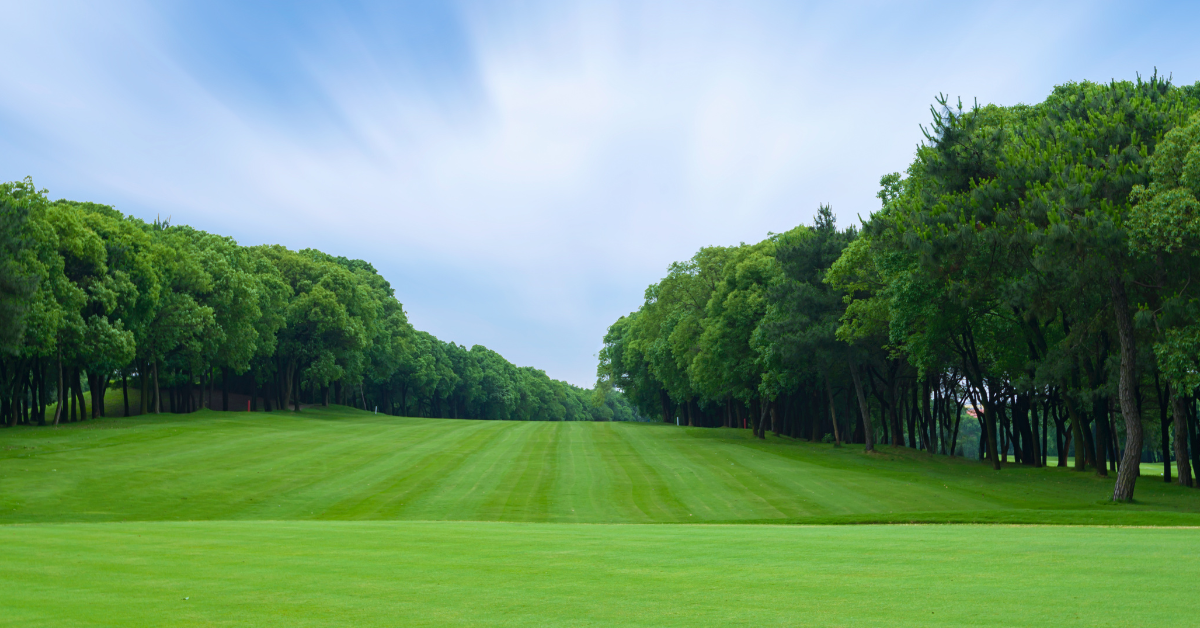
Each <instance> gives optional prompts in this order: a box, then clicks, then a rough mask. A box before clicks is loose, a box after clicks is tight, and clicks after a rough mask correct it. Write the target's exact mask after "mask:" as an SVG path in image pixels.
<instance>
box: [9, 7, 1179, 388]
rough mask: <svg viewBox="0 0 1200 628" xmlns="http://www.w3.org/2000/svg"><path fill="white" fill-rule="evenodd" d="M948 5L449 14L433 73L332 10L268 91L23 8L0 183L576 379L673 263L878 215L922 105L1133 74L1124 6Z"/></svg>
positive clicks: (152, 44) (124, 17)
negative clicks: (1115, 40)
mask: <svg viewBox="0 0 1200 628" xmlns="http://www.w3.org/2000/svg"><path fill="white" fill-rule="evenodd" d="M953 7H954V8H953V9H950V8H949V7H948V6H940V5H935V4H913V5H908V6H906V7H897V6H896V5H894V4H891V3H876V4H870V3H867V4H858V5H847V4H843V3H837V4H833V3H831V4H826V5H795V4H791V3H787V4H781V5H771V4H754V3H750V4H745V3H738V4H726V5H721V4H706V3H680V4H672V3H646V4H639V3H628V4H616V5H614V4H609V3H574V4H573V3H550V4H547V5H544V6H536V5H535V6H528V5H521V6H519V7H516V6H504V5H495V4H490V3H489V4H480V5H463V6H462V7H460V9H459V11H458V16H459V18H460V20H461V21H460V24H459V27H460V28H461V34H462V41H459V42H450V43H447V44H446V45H448V46H450V45H453V46H457V47H458V48H456V50H455V51H454V52H455V58H460V59H463V60H465V61H463V63H462V64H461V65H459V66H452V67H446V66H443V65H437V64H433V65H430V64H426V65H422V63H423V61H422V59H423V58H424V57H422V56H421V55H420V54H408V53H406V52H404V51H406V50H408V49H406V48H404V47H399V48H397V47H396V46H389V45H384V44H389V43H391V42H387V41H380V40H379V38H380V37H381V36H380V35H379V33H380V32H381V31H380V29H379V28H377V26H378V25H377V24H369V23H363V22H362V21H361V20H360V21H355V19H352V18H350V17H347V15H348V14H345V15H344V14H332V15H329V16H318V17H314V18H312V19H310V20H309V22H310V23H317V24H319V26H317V27H313V28H314V32H312V33H309V32H306V33H304V34H303V36H295V37H280V38H278V39H277V40H275V41H270V42H267V44H266V45H267V46H268V47H271V46H274V47H276V48H280V49H283V50H284V52H285V53H286V54H281V55H280V57H279V59H285V60H289V62H290V63H294V67H293V66H289V67H288V68H286V69H287V71H286V72H284V71H282V70H281V71H280V72H278V73H276V74H275V75H272V76H273V77H274V78H272V79H270V80H274V81H279V82H280V83H271V82H269V81H268V80H267V79H263V81H264V82H263V83H262V84H259V85H256V86H255V87H256V88H257V92H266V93H276V94H293V93H295V94H302V95H303V96H295V97H294V98H293V99H292V100H289V99H288V98H285V97H282V96H279V97H277V98H272V99H266V100H262V99H256V98H254V97H252V96H251V95H248V94H247V93H246V92H245V91H244V88H245V85H246V81H245V80H241V81H233V80H229V81H224V80H220V79H221V78H222V68H221V67H217V68H215V69H214V68H209V67H205V68H203V69H198V67H197V60H196V59H197V58H200V59H202V60H206V55H205V50H199V51H195V50H193V51H191V54H190V55H185V54H183V53H181V49H183V48H185V47H186V46H187V45H188V43H187V42H181V41H178V40H176V39H175V37H176V36H177V35H178V33H180V32H187V30H188V28H190V26H189V24H180V23H177V21H178V17H177V16H175V15H172V14H168V13H165V12H162V11H159V10H157V8H155V7H153V6H149V5H143V4H137V3H130V4H124V5H119V4H106V5H105V6H104V7H102V8H100V7H98V5H91V4H82V5H75V6H71V7H62V6H58V7H55V6H51V5H28V6H26V7H25V9H24V12H23V13H21V14H19V15H16V16H15V19H13V20H9V21H7V22H6V23H4V24H2V25H0V55H2V56H3V57H4V58H6V59H10V60H15V61H14V62H12V63H8V64H5V65H4V66H3V67H0V123H2V124H3V125H4V126H3V127H0V146H3V147H4V149H3V154H0V178H3V179H12V178H17V177H20V176H23V175H25V174H34V175H35V178H36V180H37V182H38V184H39V185H44V186H47V187H50V188H51V192H52V193H53V194H54V195H55V196H70V197H74V198H86V199H89V200H97V201H102V202H114V203H117V204H118V205H119V206H120V207H121V208H123V209H125V210H127V211H135V212H136V213H139V214H140V215H143V216H153V214H154V213H159V212H161V213H162V214H164V215H166V214H173V215H174V217H175V219H176V220H177V221H182V222H187V223H189V224H192V225H194V226H197V227H199V228H203V229H208V230H212V231H217V232H221V233H228V234H231V235H234V236H235V237H238V238H239V239H240V240H242V241H243V242H246V243H258V242H280V243H283V244H286V245H288V246H292V247H305V246H313V247H318V248H322V249H324V250H328V251H330V252H331V253H335V254H341V255H350V256H354V257H361V258H364V259H367V260H369V261H371V262H372V263H374V264H375V265H376V267H378V268H379V269H380V270H381V271H382V272H383V273H384V275H385V276H387V277H389V278H390V279H392V280H393V283H394V284H396V287H397V293H398V296H399V297H400V298H401V300H402V301H404V302H405V304H406V307H407V309H408V310H409V312H410V314H411V315H412V318H413V320H414V322H415V323H416V324H417V325H418V326H420V327H423V328H425V329H428V330H429V331H431V332H433V333H435V334H437V335H438V336H439V337H442V338H443V339H446V340H455V341H458V342H465V343H467V344H471V343H482V344H486V345H488V346H489V347H491V348H493V349H496V350H498V351H500V352H501V353H502V354H504V355H505V356H507V357H509V358H510V359H512V360H513V361H515V362H517V363H518V364H532V365H534V366H538V367H541V368H545V369H546V370H547V372H549V373H550V374H551V375H552V376H555V377H561V378H566V379H568V380H570V381H572V382H574V383H577V384H588V383H589V382H590V379H591V373H592V370H593V368H594V366H593V364H594V362H593V358H592V354H593V353H594V352H595V350H596V349H597V348H598V345H599V339H600V337H601V336H602V334H603V332H604V328H605V327H606V326H607V324H609V323H610V322H612V320H614V319H615V318H616V316H618V315H620V314H622V313H624V312H627V311H629V310H631V309H634V308H636V307H637V305H638V304H639V302H640V298H641V294H642V291H643V290H644V288H645V285H646V283H648V282H649V281H653V280H654V279H656V278H657V277H659V276H661V274H662V272H663V269H664V268H665V266H666V264H667V263H668V262H670V261H672V260H677V259H683V258H686V257H688V256H690V255H691V254H692V253H693V252H694V251H695V250H696V249H697V248H699V247H700V246H704V245H709V244H735V243H737V242H738V241H741V240H745V241H755V240H758V239H760V238H762V237H763V236H764V235H765V234H766V232H767V231H781V230H784V229H787V228H790V227H791V226H794V225H795V224H797V223H800V222H808V221H809V220H810V219H811V215H812V213H813V210H814V209H815V208H816V206H817V204H818V203H819V202H831V203H833V205H834V209H835V210H836V211H837V212H838V214H839V217H840V218H841V220H842V222H843V223H845V222H847V221H850V220H853V219H854V216H855V215H857V214H862V215H864V216H865V215H866V214H867V213H869V212H870V211H871V210H872V209H874V207H875V203H876V201H875V198H874V194H875V190H876V187H875V186H876V182H877V181H878V177H879V175H881V174H883V173H885V172H888V171H893V170H900V169H903V168H904V167H905V165H906V164H907V162H908V161H909V159H910V157H911V154H912V149H913V147H914V145H915V144H916V142H917V141H918V140H919V139H920V135H919V132H918V129H917V124H919V123H921V122H923V121H925V119H926V117H927V114H926V111H927V107H928V105H929V103H930V101H931V99H932V97H933V96H934V95H935V94H936V93H937V92H939V91H949V92H950V93H951V94H955V95H957V94H962V95H963V96H964V97H965V99H966V100H968V101H969V100H970V98H971V97H973V96H979V97H980V100H981V101H984V102H987V101H998V102H1001V103H1006V104H1007V103H1012V102H1017V101H1036V100H1039V99H1041V98H1042V97H1044V95H1045V94H1046V93H1047V92H1048V91H1049V89H1050V87H1051V86H1052V85H1053V84H1054V83H1056V82H1062V81H1063V80H1068V79H1071V78H1093V79H1095V78H1099V79H1106V78H1108V77H1109V76H1120V77H1128V76H1131V75H1132V72H1133V71H1135V70H1139V69H1141V70H1145V69H1146V68H1137V67H1129V68H1126V67H1123V66H1116V65H1113V64H1114V63H1126V62H1127V61H1122V60H1121V59H1113V58H1102V61H1096V58H1097V55H1095V54H1088V51H1089V50H1092V51H1094V49H1095V46H1096V45H1097V44H1093V43H1089V42H1090V41H1091V40H1094V39H1096V38H1097V37H1096V36H1097V35H1103V33H1104V32H1105V29H1115V28H1116V27H1117V26H1123V24H1118V22H1124V21H1127V17H1126V16H1116V14H1105V13H1103V12H1097V11H1092V13H1091V14H1093V15H1097V17H1094V18H1093V21H1092V22H1088V21H1083V20H1081V19H1079V18H1078V15H1080V14H1082V13H1087V12H1085V11H1082V9H1081V8H1080V6H1067V5H1060V6H1055V7H1051V8H1045V7H1043V6H1042V5H1034V4H1031V5H1028V6H1024V7H1020V8H1019V10H1018V9H1014V8H1013V7H1012V6H1011V5H1009V4H1007V3H994V4H991V5H983V6H982V7H980V8H973V9H972V8H967V7H963V6H962V5H953ZM368 13H369V12H368ZM1106 16H1107V17H1106ZM1141 19H1143V20H1145V19H1147V18H1144V17H1143V18H1141ZM173 20H175V21H173ZM196 28H200V27H196ZM251 30H253V29H251ZM1184 41H1185V40H1182V39H1180V40H1179V43H1180V45H1181V46H1182V45H1183V43H1184ZM1186 42H1187V47H1186V48H1180V49H1179V50H1178V51H1176V53H1175V54H1176V55H1177V56H1175V57H1173V58H1174V59H1176V60H1177V61H1178V60H1184V59H1188V58H1189V57H1188V56H1187V55H1188V54H1189V51H1190V53H1194V52H1195V48H1196V45H1195V44H1192V43H1190V39H1188V40H1186ZM1081 48H1082V49H1083V50H1080V49H1081ZM398 50H399V51H400V52H397V51H398ZM409 52H411V51H409ZM406 55H407V56H406ZM213 58H215V56H214V57H213ZM254 61H255V60H254V59H240V60H238V59H235V60H234V61H233V63H234V64H237V63H241V62H245V63H247V64H249V63H251V62H254ZM275 61H276V62H279V63H282V61H279V60H278V59H276V60H275ZM1167 61H1169V59H1167V60H1164V61H1163V64H1160V67H1164V66H1165V63H1166V62H1167ZM258 62H259V63H264V62H263V61H261V60H259V61H258ZM213 63H216V62H215V61H213ZM225 63H229V61H228V60H226V61H225ZM1188 67H1191V66H1190V65H1185V66H1181V67H1177V68H1173V69H1176V70H1179V69H1186V68H1188ZM224 69H225V70H227V71H228V72H230V73H234V72H235V71H236V70H238V68H236V67H226V68H224ZM1097 72H1099V73H1100V74H1101V75H1100V76H1094V75H1093V74H1094V73H1097ZM280 77H282V78H280ZM1176 78H1177V80H1178V79H1186V80H1194V78H1195V77H1182V76H1180V75H1179V74H1178V73H1176ZM257 92H256V93H257Z"/></svg>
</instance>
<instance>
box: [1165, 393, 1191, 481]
mask: <svg viewBox="0 0 1200 628" xmlns="http://www.w3.org/2000/svg"><path fill="white" fill-rule="evenodd" d="M1171 410H1172V413H1173V414H1174V415H1175V469H1176V471H1177V475H1178V476H1179V478H1178V482H1179V485H1180V486H1193V482H1192V465H1191V461H1189V460H1188V447H1187V441H1188V437H1187V427H1186V426H1187V400H1185V399H1184V398H1183V397H1181V396H1180V395H1172V397H1171ZM1164 438H1165V437H1164ZM1168 462H1169V461H1168ZM1167 468H1168V470H1169V469H1170V465H1169V464H1168V467H1167Z"/></svg>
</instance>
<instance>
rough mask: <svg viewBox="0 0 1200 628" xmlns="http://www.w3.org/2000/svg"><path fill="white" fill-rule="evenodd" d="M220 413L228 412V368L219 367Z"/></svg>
mask: <svg viewBox="0 0 1200 628" xmlns="http://www.w3.org/2000/svg"><path fill="white" fill-rule="evenodd" d="M221 411H222V412H229V367H226V366H222V367H221Z"/></svg>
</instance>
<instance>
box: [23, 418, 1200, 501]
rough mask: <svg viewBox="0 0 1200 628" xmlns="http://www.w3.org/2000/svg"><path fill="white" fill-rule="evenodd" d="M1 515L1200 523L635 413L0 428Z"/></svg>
mask: <svg viewBox="0 0 1200 628" xmlns="http://www.w3.org/2000/svg"><path fill="white" fill-rule="evenodd" d="M0 448H2V449H0V522H4V523H13V522H34V521H128V520H204V519H214V520H215V519H220V520H230V519H233V520H263V519H272V520H282V519H288V520H291V519H407V520H480V521H530V522H622V523H678V522H871V521H935V522H936V521H966V522H970V521H1007V522H1026V523H1062V522H1068V523H1069V522H1075V523H1138V524H1164V523H1165V524H1196V523H1200V514H1198V513H1200V493H1197V492H1196V491H1190V490H1185V489H1180V488H1178V487H1175V486H1170V485H1165V484H1164V483H1163V482H1162V481H1161V480H1151V479H1150V478H1146V479H1144V480H1143V481H1142V482H1139V484H1138V492H1137V496H1138V500H1139V502H1138V503H1137V504H1134V505H1131V506H1110V505H1107V502H1106V501H1105V497H1106V496H1107V495H1109V494H1110V491H1111V480H1105V479H1100V478H1096V477H1094V476H1093V475H1092V474H1091V473H1077V472H1074V471H1070V470H1067V469H1057V468H1049V469H1028V468H1021V467H1019V466H1010V467H1008V468H1006V469H1005V470H1003V471H1001V472H1000V473H996V472H994V471H991V470H990V469H988V468H986V467H985V466H984V465H981V464H979V463H976V462H971V461H965V460H959V459H951V458H946V457H942V456H936V457H931V456H927V455H924V454H921V453H919V452H913V451H911V450H907V449H901V450H890V451H889V450H886V449H885V452H886V453H883V454H881V455H874V456H869V455H866V454H864V453H863V452H862V451H861V449H860V448H858V447H844V448H841V449H835V448H833V447H832V446H830V445H824V444H809V443H797V442H794V441H788V440H777V439H774V438H772V439H769V440H768V441H767V442H758V441H755V440H753V439H752V438H751V437H750V435H749V434H748V433H747V432H746V431H745V430H713V429H700V428H696V429H688V428H676V427H674V426H664V425H647V424H627V423H522V422H499V421H454V420H427V419H398V418H394V417H385V416H372V415H370V414H368V413H365V412H359V411H355V410H349V409H344V408H341V409H336V410H315V409H314V410H309V411H305V412H304V413H302V414H301V415H299V416H297V415H293V414H290V413H278V414H261V413H259V414H247V413H222V412H200V413H196V414H191V415H183V416H180V415H163V416H161V417H160V418H150V417H147V418H142V417H136V418H132V419H111V418H110V419H100V420H96V421H89V422H85V423H82V424H73V425H70V426H67V427H63V428H60V429H56V430H55V429H47V428H18V429H15V430H5V431H3V432H0Z"/></svg>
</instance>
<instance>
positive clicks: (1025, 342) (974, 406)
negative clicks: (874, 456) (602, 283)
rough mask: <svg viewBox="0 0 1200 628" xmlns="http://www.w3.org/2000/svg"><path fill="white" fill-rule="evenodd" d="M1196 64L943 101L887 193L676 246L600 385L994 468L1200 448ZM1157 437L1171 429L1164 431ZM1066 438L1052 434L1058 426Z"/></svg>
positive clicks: (758, 427)
mask: <svg viewBox="0 0 1200 628" xmlns="http://www.w3.org/2000/svg"><path fill="white" fill-rule="evenodd" d="M1198 112H1200V83H1198V84H1196V85H1189V86H1176V85H1173V84H1172V83H1171V81H1170V80H1169V79H1164V78H1163V77H1161V76H1159V75H1158V74H1157V72H1156V73H1155V74H1154V75H1153V76H1152V77H1150V78H1149V79H1148V80H1145V79H1142V78H1141V77H1138V79H1137V80H1135V81H1112V82H1110V83H1107V84H1100V83H1091V82H1080V83H1069V84H1065V85H1061V86H1059V87H1056V88H1055V89H1054V90H1053V92H1052V93H1051V94H1050V96H1049V97H1048V98H1047V99H1046V100H1045V101H1044V102H1041V103H1039V104H1036V105H1015V106H1009V107H1004V106H997V105H986V106H980V105H978V104H976V105H975V106H972V107H970V108H964V107H963V105H962V103H961V101H959V102H957V103H951V102H950V101H949V99H947V98H946V97H944V96H942V97H939V98H938V99H937V103H936V104H935V105H934V106H933V107H931V113H932V120H931V123H930V124H929V126H928V127H922V129H923V132H924V135H925V139H924V141H922V142H921V144H920V145H919V146H918V147H917V150H916V154H915V157H914V159H913V161H912V163H911V164H910V165H909V166H908V168H907V170H906V171H904V172H903V173H892V174H889V175H886V176H884V177H882V179H881V181H880V191H879V193H878V197H879V199H880V201H881V207H880V209H879V210H878V211H876V212H874V213H872V214H871V216H870V217H869V218H868V219H866V220H862V221H861V223H862V224H861V226H857V227H849V228H846V229H838V228H837V226H836V225H835V222H834V217H833V213H832V210H831V208H830V207H829V206H826V205H823V206H821V207H820V208H819V209H818V211H817V214H816V218H815V220H814V224H813V225H811V226H799V227H796V228H795V229H792V230H791V231H788V232H786V233H780V234H771V235H770V236H769V237H768V238H767V239H765V240H763V241H762V242H759V243H757V244H741V245H739V246H731V247H720V246H714V247H707V248H703V249H700V251H699V252H697V253H696V255H695V256H694V257H693V258H692V259H690V260H688V261H686V262H679V263H675V264H672V265H671V266H670V267H669V269H668V273H667V276H666V277H664V278H663V279H662V280H661V281H659V282H658V283H655V284H653V285H651V286H650V287H649V288H647V290H646V294H645V302H644V303H643V305H642V306H641V307H640V308H638V310H637V311H636V312H633V313H631V314H629V315H628V316H623V317H621V318H620V319H619V320H617V321H616V322H615V323H614V324H613V325H612V326H611V327H610V328H609V329H608V333H607V335H606V336H605V338H604V349H603V350H602V352H601V353H600V356H599V357H600V364H599V368H598V373H599V382H600V384H601V385H603V386H611V387H614V388H617V389H619V390H621V391H623V392H624V393H625V395H626V396H627V397H628V398H629V400H630V401H631V402H633V403H634V404H635V405H636V406H637V407H638V408H639V409H640V410H641V412H643V413H644V414H646V415H648V416H650V415H654V416H659V417H661V420H662V421H665V422H672V423H673V422H681V423H686V424H687V425H695V426H710V427H717V426H723V427H737V428H746V429H751V430H753V431H754V434H755V436H757V437H759V438H763V437H765V433H766V431H767V430H770V431H772V432H774V433H775V434H777V435H782V436H788V437H792V438H807V439H811V440H826V441H830V442H835V443H839V444H840V443H841V442H853V443H860V444H864V445H865V448H866V449H867V450H872V449H874V447H875V444H877V443H888V444H890V445H892V446H908V447H913V448H921V449H924V450H926V451H928V452H930V453H937V454H947V455H956V454H957V455H961V453H960V451H961V447H960V446H958V437H959V434H960V429H961V428H962V427H963V423H962V422H963V421H964V419H965V420H966V421H969V422H970V421H977V422H978V424H979V429H980V434H981V437H980V438H979V447H980V451H979V458H981V459H983V460H986V461H988V462H989V463H990V464H991V465H992V467H993V468H995V469H1000V468H1001V467H1002V463H1005V462H1007V460H1008V458H1009V455H1011V456H1012V457H1013V458H1014V459H1015V460H1016V461H1017V462H1019V463H1020V464H1026V465H1034V466H1042V465H1045V464H1047V462H1048V461H1049V460H1048V457H1049V451H1050V450H1051V449H1053V450H1054V451H1056V452H1057V458H1058V460H1057V464H1058V465H1059V466H1066V465H1067V464H1068V460H1067V454H1068V452H1071V451H1073V452H1074V453H1075V456H1074V465H1075V467H1076V468H1077V469H1079V470H1084V469H1094V470H1095V472H1096V473H1098V474H1100V475H1103V476H1106V475H1108V473H1109V472H1115V473H1116V481H1115V484H1114V491H1113V499H1114V500H1117V501H1128V500H1131V499H1132V498H1133V494H1134V487H1135V482H1136V479H1137V477H1138V474H1139V469H1140V463H1141V461H1143V460H1146V459H1153V458H1160V456H1158V455H1153V456H1151V454H1152V453H1153V454H1157V453H1158V451H1161V458H1160V459H1161V460H1163V462H1164V466H1165V479H1166V481H1168V482H1170V481H1171V478H1172V473H1171V472H1172V468H1171V461H1172V460H1173V461H1174V465H1175V468H1174V471H1175V473H1174V477H1175V481H1177V482H1178V483H1180V484H1182V485H1184V486H1193V485H1194V480H1193V475H1192V473H1193V469H1195V468H1197V467H1198V466H1200V429H1198V427H1200V426H1198V425H1197V406H1198V404H1197V389H1198V387H1200V363H1198V359H1200V300H1198V299H1197V292H1198V291H1200V282H1197V281H1194V279H1197V278H1200V276H1198V273H1197V271H1198V270H1200V259H1198V256H1200V203H1198V201H1197V199H1198V198H1200V113H1198ZM1145 434H1151V435H1157V436H1158V437H1159V438H1158V439H1157V440H1158V442H1149V441H1148V440H1147V439H1145V438H1144V436H1145ZM1051 435H1053V439H1054V441H1053V442H1050V439H1051V437H1052V436H1051Z"/></svg>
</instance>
